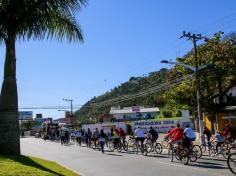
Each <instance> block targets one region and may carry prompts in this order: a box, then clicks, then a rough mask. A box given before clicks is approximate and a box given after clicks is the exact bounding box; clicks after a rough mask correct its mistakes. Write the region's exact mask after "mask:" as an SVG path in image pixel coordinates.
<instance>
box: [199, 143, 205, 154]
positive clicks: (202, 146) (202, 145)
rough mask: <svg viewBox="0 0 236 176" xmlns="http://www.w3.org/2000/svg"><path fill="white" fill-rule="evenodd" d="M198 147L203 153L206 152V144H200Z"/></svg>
mask: <svg viewBox="0 0 236 176" xmlns="http://www.w3.org/2000/svg"><path fill="white" fill-rule="evenodd" d="M200 147H201V149H202V152H203V153H204V152H206V144H201V145H200Z"/></svg>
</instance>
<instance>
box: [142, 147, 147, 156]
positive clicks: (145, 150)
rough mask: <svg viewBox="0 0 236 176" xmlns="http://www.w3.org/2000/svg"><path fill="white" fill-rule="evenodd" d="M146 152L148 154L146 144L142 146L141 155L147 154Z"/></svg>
mask: <svg viewBox="0 0 236 176" xmlns="http://www.w3.org/2000/svg"><path fill="white" fill-rule="evenodd" d="M147 154H148V151H147V148H146V146H144V148H143V152H142V155H144V156H147Z"/></svg>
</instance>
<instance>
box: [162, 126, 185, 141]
mask: <svg viewBox="0 0 236 176" xmlns="http://www.w3.org/2000/svg"><path fill="white" fill-rule="evenodd" d="M170 136H173V138H172V139H171V140H170V141H169V142H168V143H169V144H176V143H177V144H180V143H181V142H182V139H183V129H182V128H180V124H177V125H176V127H175V128H174V129H172V130H171V131H170V132H169V133H168V134H167V135H166V137H165V139H166V140H167V139H168V138H169V137H170Z"/></svg>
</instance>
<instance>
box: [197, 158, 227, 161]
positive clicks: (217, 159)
mask: <svg viewBox="0 0 236 176" xmlns="http://www.w3.org/2000/svg"><path fill="white" fill-rule="evenodd" d="M201 159H203V160H208V161H226V159H223V158H222V159H221V158H212V157H208V158H205V157H201Z"/></svg>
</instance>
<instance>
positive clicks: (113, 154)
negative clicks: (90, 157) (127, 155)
mask: <svg viewBox="0 0 236 176" xmlns="http://www.w3.org/2000/svg"><path fill="white" fill-rule="evenodd" d="M105 155H112V156H123V155H119V154H115V153H105Z"/></svg>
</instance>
